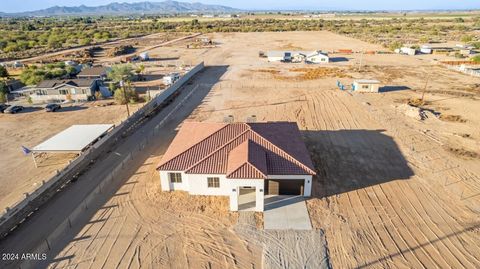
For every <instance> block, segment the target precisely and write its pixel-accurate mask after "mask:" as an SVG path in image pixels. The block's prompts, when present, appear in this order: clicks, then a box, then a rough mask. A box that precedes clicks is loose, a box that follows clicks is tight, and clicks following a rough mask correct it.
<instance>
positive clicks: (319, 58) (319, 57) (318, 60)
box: [306, 55, 329, 64]
mask: <svg viewBox="0 0 480 269" xmlns="http://www.w3.org/2000/svg"><path fill="white" fill-rule="evenodd" d="M306 60H307V62H311V63H316V64H321V63H328V62H329V58H328V56H325V55H315V56H310V57H307V59H306Z"/></svg>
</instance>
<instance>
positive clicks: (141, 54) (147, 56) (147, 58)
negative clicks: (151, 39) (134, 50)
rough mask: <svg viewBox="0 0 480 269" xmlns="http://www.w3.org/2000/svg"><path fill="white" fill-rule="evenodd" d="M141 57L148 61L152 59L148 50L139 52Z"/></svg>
mask: <svg viewBox="0 0 480 269" xmlns="http://www.w3.org/2000/svg"><path fill="white" fill-rule="evenodd" d="M139 57H140V59H141V60H142V61H148V60H150V55H148V52H142V53H140V54H139Z"/></svg>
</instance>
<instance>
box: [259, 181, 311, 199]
mask: <svg viewBox="0 0 480 269" xmlns="http://www.w3.org/2000/svg"><path fill="white" fill-rule="evenodd" d="M303 183H304V180H303V179H269V180H265V190H266V194H270V195H303Z"/></svg>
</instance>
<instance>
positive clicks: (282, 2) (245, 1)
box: [0, 0, 480, 12]
mask: <svg viewBox="0 0 480 269" xmlns="http://www.w3.org/2000/svg"><path fill="white" fill-rule="evenodd" d="M143 1H147V0H117V2H143ZM151 1H152V2H154V1H156V2H160V1H161V0H151ZM179 1H181V0H179ZM111 2H115V1H114V0H16V1H15V0H0V11H2V12H20V11H29V10H37V9H43V8H47V7H51V6H55V5H59V6H77V5H82V4H83V5H87V6H97V5H104V4H108V3H111ZM184 2H201V3H204V4H219V5H226V6H231V7H236V8H241V9H312V10H314V9H315V10H322V9H352V10H400V9H403V10H405V9H473V8H474V9H480V0H420V1H419V0H403V1H388V0H364V1H361V0H342V1H338V0H297V1H292V0H200V1H188V0H187V1H184Z"/></svg>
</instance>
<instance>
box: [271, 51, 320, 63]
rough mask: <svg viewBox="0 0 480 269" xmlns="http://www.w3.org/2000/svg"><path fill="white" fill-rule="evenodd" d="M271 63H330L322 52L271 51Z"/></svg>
mask: <svg viewBox="0 0 480 269" xmlns="http://www.w3.org/2000/svg"><path fill="white" fill-rule="evenodd" d="M267 58H268V61H269V62H293V63H301V62H305V63H315V64H317V63H328V62H329V58H328V55H327V54H326V53H323V52H321V51H269V52H267Z"/></svg>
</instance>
